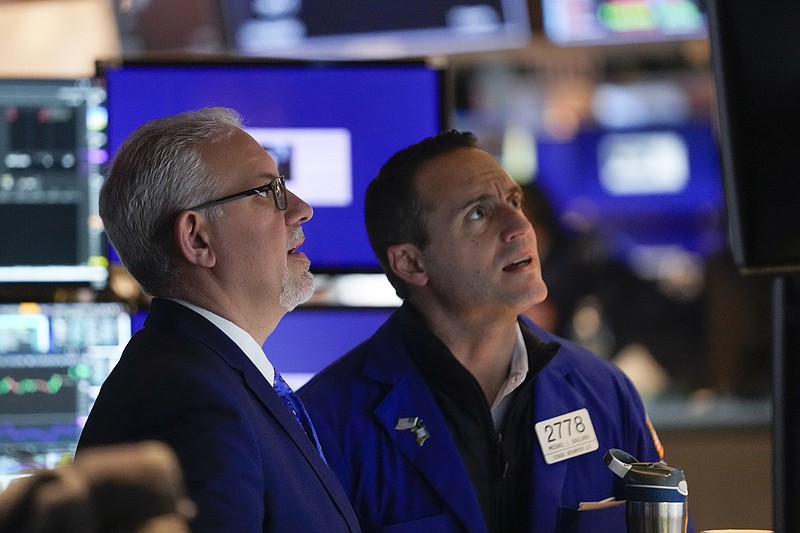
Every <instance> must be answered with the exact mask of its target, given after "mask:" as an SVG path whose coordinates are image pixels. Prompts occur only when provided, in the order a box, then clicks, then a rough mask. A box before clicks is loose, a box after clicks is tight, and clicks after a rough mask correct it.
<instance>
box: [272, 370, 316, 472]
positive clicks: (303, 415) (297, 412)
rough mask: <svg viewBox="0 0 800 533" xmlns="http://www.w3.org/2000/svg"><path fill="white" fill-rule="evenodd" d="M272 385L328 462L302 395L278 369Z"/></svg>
mask: <svg viewBox="0 0 800 533" xmlns="http://www.w3.org/2000/svg"><path fill="white" fill-rule="evenodd" d="M272 387H273V388H274V389H275V392H277V393H278V396H280V397H281V398H282V399H283V402H284V403H285V404H286V406H287V407H288V408H289V409H290V410H291V411H292V413H293V414H294V418H295V420H297V423H298V424H300V426H301V427H302V428H303V430H304V431H305V432H306V435H308V438H309V439H311V442H313V443H314V446H315V447H316V448H317V451H318V452H319V456H320V457H322V460H323V461H324V462H325V464H328V461H326V460H325V455H324V454H323V453H322V446H320V444H319V439H318V438H317V431H316V430H315V429H314V424H312V423H311V417H309V416H308V411H306V408H305V406H303V402H301V401H300V397H299V396H297V394H295V392H294V391H293V390H292V388H291V387H290V386H289V384H288V383H286V382H285V381H284V380H283V377H282V376H281V375H280V373H279V372H278V371H277V370H276V371H275V384H274V385H273V386H272Z"/></svg>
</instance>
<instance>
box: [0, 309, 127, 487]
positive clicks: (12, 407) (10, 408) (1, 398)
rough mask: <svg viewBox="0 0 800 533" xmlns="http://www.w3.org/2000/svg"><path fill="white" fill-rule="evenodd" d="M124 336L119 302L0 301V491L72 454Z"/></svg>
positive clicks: (124, 321)
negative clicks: (20, 478) (13, 480)
mask: <svg viewBox="0 0 800 533" xmlns="http://www.w3.org/2000/svg"><path fill="white" fill-rule="evenodd" d="M130 336H131V320H130V316H129V315H128V314H127V312H126V311H125V308H124V306H122V305H120V304H115V303H43V304H39V303H17V304H2V305H0V489H2V487H3V486H4V485H5V484H6V482H8V481H9V480H11V479H13V478H15V477H17V476H21V475H27V474H31V473H33V472H34V471H35V470H36V469H40V468H45V467H49V468H51V467H54V466H58V465H60V464H66V463H68V462H69V461H71V460H72V456H73V455H74V453H75V448H76V446H77V442H78V436H79V435H80V431H81V429H82V428H83V425H84V423H85V421H86V417H87V416H88V414H89V410H90V409H91V407H92V405H93V404H94V400H95V398H96V397H97V394H98V392H99V389H100V385H101V384H102V383H103V381H104V380H105V378H106V377H107V376H108V374H109V372H110V371H111V369H112V368H113V367H114V365H115V364H116V362H117V361H118V360H119V357H120V355H121V353H122V350H123V348H124V346H125V344H126V343H127V341H128V340H129V339H130Z"/></svg>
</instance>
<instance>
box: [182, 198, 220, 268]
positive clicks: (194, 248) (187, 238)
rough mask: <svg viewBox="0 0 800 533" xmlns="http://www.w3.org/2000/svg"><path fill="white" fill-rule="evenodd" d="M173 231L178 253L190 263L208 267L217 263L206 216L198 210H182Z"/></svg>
mask: <svg viewBox="0 0 800 533" xmlns="http://www.w3.org/2000/svg"><path fill="white" fill-rule="evenodd" d="M172 233H173V238H174V239H175V247H176V249H177V250H178V254H180V255H181V257H183V258H184V259H185V260H186V261H187V262H188V263H191V264H193V265H197V266H202V267H208V268H210V267H212V266H214V264H216V262H217V259H216V256H215V255H214V251H213V249H212V248H211V241H210V239H209V232H208V221H207V219H206V218H205V217H203V216H201V215H200V214H199V213H197V212H196V211H181V212H180V213H179V214H178V216H177V217H175V222H174V224H173V225H172Z"/></svg>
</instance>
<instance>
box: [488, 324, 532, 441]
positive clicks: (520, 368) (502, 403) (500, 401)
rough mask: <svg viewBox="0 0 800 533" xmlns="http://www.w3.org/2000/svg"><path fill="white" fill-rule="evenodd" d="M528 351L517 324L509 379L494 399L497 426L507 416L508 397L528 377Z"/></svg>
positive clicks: (493, 405)
mask: <svg viewBox="0 0 800 533" xmlns="http://www.w3.org/2000/svg"><path fill="white" fill-rule="evenodd" d="M528 370H529V367H528V350H527V348H525V338H524V337H523V336H522V328H520V327H519V322H518V323H517V343H516V344H515V345H514V352H513V353H512V354H511V367H510V368H509V370H508V377H507V378H506V380H505V382H504V383H503V386H502V387H500V392H499V393H498V394H497V397H496V398H495V399H494V403H493V404H492V407H491V411H492V418H494V420H495V425H499V423H500V421H501V420H502V419H503V417H504V416H505V412H506V410H507V409H508V401H507V400H506V399H507V398H508V395H509V394H511V393H512V392H514V391H515V390H516V389H517V387H519V386H520V385H521V384H522V382H523V381H525V376H527V375H528Z"/></svg>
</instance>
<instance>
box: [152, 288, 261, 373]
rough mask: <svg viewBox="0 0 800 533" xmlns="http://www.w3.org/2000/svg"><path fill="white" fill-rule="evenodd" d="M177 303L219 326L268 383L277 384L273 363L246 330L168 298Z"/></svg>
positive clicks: (188, 304)
mask: <svg viewBox="0 0 800 533" xmlns="http://www.w3.org/2000/svg"><path fill="white" fill-rule="evenodd" d="M168 299H169V300H172V301H173V302H175V303H179V304H181V305H183V306H185V307H188V308H189V309H191V310H192V311H194V312H195V313H198V314H199V315H201V316H203V317H204V318H206V319H208V321H209V322H211V323H212V324H214V325H215V326H217V327H218V328H219V329H220V330H222V332H223V333H224V334H225V335H227V336H228V337H230V339H231V340H232V341H233V342H235V343H236V345H237V346H238V347H239V348H241V350H242V351H243V352H244V353H245V355H247V358H248V359H250V360H251V361H252V362H253V364H254V365H255V366H256V368H257V369H258V370H259V372H261V374H262V375H263V376H264V378H265V379H266V380H267V382H268V383H269V384H270V385H272V384H273V383H274V382H275V367H273V366H272V363H271V362H270V360H269V359H268V358H267V355H266V354H265V353H264V350H263V349H262V348H261V346H259V345H258V343H257V342H256V341H255V339H253V337H251V336H250V334H249V333H247V332H246V331H245V330H243V329H242V328H240V327H239V326H237V325H236V324H234V323H233V322H231V321H230V320H227V319H225V318H222V317H221V316H219V315H217V314H215V313H212V312H211V311H209V310H208V309H203V308H202V307H198V306H196V305H194V304H190V303H189V302H186V301H184V300H178V299H175V298H168Z"/></svg>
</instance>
